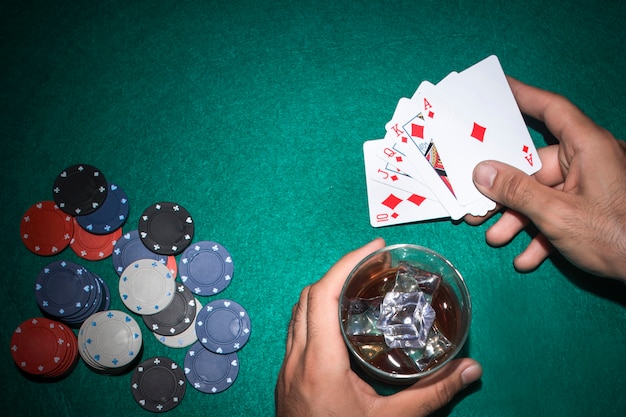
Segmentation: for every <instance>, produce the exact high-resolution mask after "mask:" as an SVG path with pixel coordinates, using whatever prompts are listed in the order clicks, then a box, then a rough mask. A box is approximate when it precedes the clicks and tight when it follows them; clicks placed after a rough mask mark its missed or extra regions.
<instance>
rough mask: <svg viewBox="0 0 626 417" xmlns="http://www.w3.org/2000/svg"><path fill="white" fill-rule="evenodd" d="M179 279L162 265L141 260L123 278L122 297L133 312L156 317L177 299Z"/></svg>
mask: <svg viewBox="0 0 626 417" xmlns="http://www.w3.org/2000/svg"><path fill="white" fill-rule="evenodd" d="M175 279H176V277H175V276H174V275H173V274H172V272H171V271H170V270H169V269H168V268H167V266H165V265H163V264H162V263H161V262H159V261H156V260H154V259H140V260H138V261H135V262H132V263H131V264H130V265H128V266H127V267H126V269H124V271H123V272H122V275H120V281H119V291H120V297H121V298H122V302H123V303H124V305H125V306H126V307H127V308H128V309H129V310H130V311H132V312H133V313H136V314H139V315H144V314H156V313H158V312H159V311H161V310H163V309H165V308H166V307H167V306H168V305H170V303H171V302H172V300H173V299H174V293H175V291H176V282H175Z"/></svg>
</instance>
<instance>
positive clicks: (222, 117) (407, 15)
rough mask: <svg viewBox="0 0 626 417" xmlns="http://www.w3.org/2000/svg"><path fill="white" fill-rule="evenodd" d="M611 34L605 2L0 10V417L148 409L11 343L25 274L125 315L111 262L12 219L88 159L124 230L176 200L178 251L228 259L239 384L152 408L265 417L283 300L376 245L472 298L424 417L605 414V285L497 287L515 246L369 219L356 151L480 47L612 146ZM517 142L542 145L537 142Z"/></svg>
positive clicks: (617, 6) (28, 306)
mask: <svg viewBox="0 0 626 417" xmlns="http://www.w3.org/2000/svg"><path fill="white" fill-rule="evenodd" d="M625 20H626V2H620V1H581V0H576V1H567V2H548V1H542V0H526V1H510V2H505V1H501V0H481V1H449V2H437V1H371V0H368V1H364V0H355V1H315V0H291V1H287V0H286V1H252V0H247V1H246V0H227V1H194V0H187V1H156V0H155V1H149V2H147V1H146V2H141V1H136V2H123V1H99V2H86V1H85V2H75V1H33V0H24V1H4V2H2V4H1V5H0V138H2V141H1V145H0V146H1V149H2V162H1V168H0V170H1V175H2V177H1V178H2V205H0V222H1V227H2V229H1V230H2V239H1V240H0V253H2V256H3V259H4V262H3V265H4V272H3V274H2V275H3V278H2V282H3V286H2V287H3V288H2V291H1V292H0V315H1V317H2V319H3V325H2V327H3V330H2V332H1V334H2V337H1V340H0V346H1V347H2V349H1V350H0V351H1V352H2V354H1V355H0V373H1V376H0V378H1V380H2V383H1V386H2V388H1V390H0V398H1V404H2V409H3V410H4V411H3V413H4V414H5V415H16V416H18V415H19V416H22V415H23V416H43V415H45V416H78V415H84V416H100V415H102V416H104V415H111V416H113V415H125V416H145V415H149V413H148V412H147V411H144V410H142V409H141V408H140V407H139V406H138V405H137V404H136V403H135V402H134V401H133V399H132V396H131V394H130V387H129V379H130V376H129V374H125V375H121V376H115V377H112V376H104V375H99V374H96V373H94V372H92V371H90V370H89V369H87V367H86V366H85V364H84V363H82V362H80V363H78V366H77V367H76V369H75V370H74V371H73V372H72V373H71V374H70V375H69V376H68V377H66V378H65V379H63V380H61V381H58V382H54V383H41V382H35V381H31V380H29V379H27V378H25V377H24V376H22V375H20V373H19V372H18V370H17V369H16V367H15V366H14V364H13V362H12V359H11V355H10V351H9V340H10V337H11V334H12V332H13V330H14V329H15V327H16V326H17V325H18V324H19V323H20V322H22V321H23V320H25V319H27V318H30V317H36V316H40V315H41V312H40V311H39V309H38V307H37V304H36V301H35V298H34V295H33V283H34V279H35V277H36V275H37V273H38V272H39V271H40V270H41V268H43V267H44V266H45V265H46V264H47V263H49V262H51V261H53V260H58V259H67V260H72V261H76V262H79V263H83V264H84V266H85V267H87V268H88V269H90V270H93V271H94V272H95V273H97V274H99V275H100V276H101V277H102V278H103V279H104V280H105V281H106V282H107V283H108V285H109V286H110V287H111V288H112V291H113V294H114V297H113V301H112V308H116V309H124V305H123V304H122V302H121V300H120V298H119V296H115V295H116V294H117V293H116V291H117V285H118V277H117V275H116V273H115V272H114V270H113V267H112V262H111V259H106V260H102V261H98V262H94V261H83V260H81V259H79V258H78V257H77V256H76V255H75V254H74V253H73V252H72V251H71V250H70V249H67V250H65V251H64V252H62V253H60V254H58V255H56V256H54V257H41V256H37V255H34V254H33V253H31V252H29V251H28V250H27V249H26V248H25V247H24V245H23V244H22V242H21V240H20V235H19V224H20V219H21V216H22V215H23V214H24V212H25V211H26V210H27V208H28V207H30V206H31V205H32V204H34V203H35V202H37V201H41V200H50V199H52V183H53V181H54V179H55V177H56V176H57V174H58V173H59V172H60V171H61V170H63V169H64V168H65V167H67V166H69V165H72V164H74V163H88V164H92V165H95V166H97V167H98V168H100V169H101V170H102V171H103V173H104V174H105V175H106V177H107V178H108V179H110V180H112V181H114V182H117V183H118V184H120V185H121V186H122V187H123V188H124V189H125V191H126V193H127V194H128V197H129V200H130V215H129V219H128V221H127V223H126V224H125V225H124V231H130V230H132V229H135V228H136V227H137V222H138V219H139V215H140V214H141V212H142V211H143V209H144V208H146V207H147V206H149V205H150V204H152V203H155V202H157V201H175V202H178V203H180V204H181V205H183V206H184V207H186V208H187V209H188V210H189V211H190V213H191V214H192V215H193V218H194V220H195V225H196V234H195V236H194V240H198V241H199V240H214V241H217V242H220V243H222V244H223V245H224V246H225V247H227V248H228V249H229V250H230V252H231V254H232V256H233V260H234V264H235V272H234V277H233V280H232V283H231V284H230V286H229V287H228V288H227V289H226V290H225V291H224V292H223V293H221V294H220V296H223V297H225V298H230V299H233V300H235V301H237V302H239V303H240V304H242V305H243V306H245V307H246V308H247V310H248V312H249V314H250V317H251V319H252V333H251V337H250V340H249V342H248V344H247V345H246V346H245V347H244V348H243V349H242V350H241V351H240V352H239V358H240V362H241V370H240V374H239V377H238V378H237V380H236V381H235V383H234V384H233V386H232V387H231V388H229V389H228V390H226V391H225V392H223V393H220V394H216V395H208V394H202V393H200V392H198V391H196V390H194V389H193V388H192V387H191V386H189V387H188V388H187V393H186V395H185V397H184V399H183V401H182V403H181V404H180V405H179V406H178V407H177V408H175V409H174V410H173V411H171V412H170V413H169V415H171V416H185V417H192V416H216V417H217V416H256V415H259V416H269V415H272V414H273V413H274V385H275V382H276V378H277V374H278V371H279V368H280V365H281V363H282V358H283V353H284V346H285V336H286V328H287V324H288V321H289V319H290V315H291V307H292V306H293V304H294V303H295V302H296V301H297V298H298V295H299V293H300V291H301V289H302V288H303V287H304V286H305V285H307V284H310V283H312V282H314V281H316V280H317V279H318V278H320V277H321V276H322V275H323V274H324V272H325V271H326V270H327V269H328V268H329V267H330V266H331V265H332V264H333V263H334V262H335V261H336V260H337V259H338V258H339V257H340V256H341V255H342V254H344V253H346V252H348V251H349V250H351V249H353V248H355V247H357V246H360V245H362V244H364V243H366V242H368V241H369V240H370V239H373V238H375V237H377V236H382V237H384V238H385V239H386V240H387V242H388V243H415V244H419V245H423V246H427V247H430V248H432V249H434V250H436V251H437V252H440V253H441V254H443V255H445V256H446V257H448V258H449V259H450V260H451V261H452V262H453V263H454V264H455V265H456V266H457V267H458V269H459V270H460V271H461V273H462V274H463V276H464V277H465V279H466V282H467V285H468V287H469V290H470V293H471V295H472V301H473V307H474V310H473V314H474V315H473V321H472V327H471V332H470V336H469V340H468V342H467V346H466V349H465V354H466V355H469V356H471V357H473V358H476V359H477V360H478V361H480V362H481V363H482V365H483V368H484V376H483V378H482V381H481V382H480V383H478V384H476V385H475V386H473V387H472V388H470V389H469V391H468V392H467V393H465V394H464V395H462V396H459V397H458V398H457V399H456V400H455V401H454V402H453V403H452V404H451V405H450V406H448V407H446V408H445V409H443V410H442V411H440V412H439V413H438V415H450V416H528V415H534V416H548V415H550V416H553V415H557V416H618V415H624V412H625V411H626V396H625V395H624V394H623V393H624V388H625V387H626V359H625V355H624V346H625V344H626V326H625V324H626V310H625V309H624V304H625V300H626V291H625V287H624V286H623V285H621V284H619V283H617V282H613V281H606V280H599V279H594V278H593V277H590V276H588V275H586V274H584V273H582V272H580V271H578V270H577V269H576V268H573V267H571V266H570V265H569V264H568V263H567V262H565V261H564V260H562V259H560V258H559V257H553V258H551V259H549V260H548V261H546V262H545V263H544V264H542V265H541V266H540V267H539V268H538V269H537V270H535V271H533V272H531V273H525V274H522V273H518V272H516V271H515V270H514V268H513V266H512V259H513V257H514V256H515V255H516V254H517V253H519V251H521V250H522V249H523V248H524V247H525V245H526V244H527V243H528V242H529V240H530V236H529V235H528V234H522V235H520V236H519V237H518V238H517V239H515V240H514V241H513V242H512V243H510V244H509V245H507V246H505V247H502V248H492V247H490V246H488V245H487V244H486V243H485V238H484V232H485V230H486V228H487V226H488V225H489V224H491V223H493V220H490V221H489V222H488V223H487V225H483V226H478V227H473V226H469V225H467V224H465V223H453V222H450V221H447V220H444V221H436V222H427V223H421V224H409V225H401V226H394V227H388V228H383V229H374V228H372V227H371V226H370V224H369V221H368V209H367V200H366V188H365V177H364V171H363V155H362V148H361V147H362V143H363V142H364V141H365V140H369V139H377V138H380V137H382V136H383V135H384V126H385V123H386V122H387V121H388V120H389V119H390V117H391V115H392V114H393V111H394V109H395V106H396V103H397V101H398V100H399V99H400V98H401V97H405V96H410V95H411V94H412V93H413V92H414V91H415V89H416V88H417V86H418V85H419V83H420V82H421V81H422V80H430V81H432V82H437V81H438V80H440V79H441V78H443V77H444V76H445V75H446V74H448V73H449V72H451V71H460V70H462V69H464V68H466V67H468V66H470V65H472V64H473V63H475V62H478V61H479V60H481V59H483V58H484V57H486V56H488V55H491V54H495V55H497V56H498V57H499V58H500V61H501V63H502V66H503V68H504V70H505V72H507V73H508V74H510V75H512V76H514V77H517V78H519V79H521V80H523V81H526V82H528V83H531V84H534V85H538V86H541V87H543V88H546V89H550V90H554V91H557V92H559V93H561V94H564V95H566V96H568V97H569V98H570V99H571V100H572V101H573V102H574V103H576V104H577V105H578V106H580V107H581V108H582V109H583V110H584V111H585V112H586V113H587V114H589V115H590V116H591V117H592V118H593V119H595V120H596V121H597V122H598V123H599V124H601V125H602V126H604V127H606V128H607V129H609V130H611V131H612V132H613V133H614V134H615V135H616V136H617V137H619V138H624V137H626V122H625V119H624V113H625V111H626V104H625V103H624V92H625V91H626V81H625V74H626V59H625V58H624V51H623V48H624V45H625V44H626V25H625ZM530 132H531V135H532V137H533V140H534V141H535V144H536V145H537V146H544V145H545V143H546V141H545V139H544V136H543V135H542V134H541V129H539V128H536V129H535V128H531V129H530ZM213 298H214V297H204V298H203V300H204V302H207V301H209V300H211V299H213ZM137 317H138V316H137ZM185 352H186V349H172V348H167V347H165V346H163V345H161V344H160V343H158V342H157V341H156V339H154V338H153V337H152V336H151V335H150V334H149V333H148V331H147V329H145V328H144V352H143V355H144V357H146V358H147V357H150V356H155V355H166V356H169V357H170V358H172V359H173V360H175V361H178V362H179V363H180V362H182V361H183V359H184V356H185ZM379 389H380V390H381V392H383V393H388V390H386V389H385V388H380V387H379ZM320 401H324V399H323V398H320ZM7 410H8V414H6V411H7Z"/></svg>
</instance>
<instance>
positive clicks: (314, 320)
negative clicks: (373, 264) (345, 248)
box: [307, 238, 385, 352]
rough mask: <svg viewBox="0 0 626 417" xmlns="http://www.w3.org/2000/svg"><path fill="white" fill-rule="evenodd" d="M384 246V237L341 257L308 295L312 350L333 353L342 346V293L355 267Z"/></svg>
mask: <svg viewBox="0 0 626 417" xmlns="http://www.w3.org/2000/svg"><path fill="white" fill-rule="evenodd" d="M384 246H385V241H384V240H383V239H381V238H378V239H375V240H373V241H371V242H370V243H368V244H366V245H365V246H362V247H360V248H359V249H356V250H354V251H352V252H350V253H348V254H347V255H345V256H344V257H342V258H341V259H340V260H339V261H338V262H337V263H336V264H335V265H333V266H332V267H331V268H330V269H329V270H328V272H327V273H326V274H325V275H324V277H323V278H322V279H321V280H319V281H318V282H317V283H315V284H313V285H312V286H311V288H310V290H309V294H308V302H307V305H308V312H307V344H309V346H310V347H311V349H312V351H319V352H334V351H335V350H334V349H335V348H340V347H341V345H343V340H342V338H341V331H340V329H339V315H338V310H339V296H340V294H341V289H342V287H343V284H344V282H345V280H346V278H347V277H348V274H350V272H351V271H352V269H353V268H354V267H355V266H356V265H357V264H358V263H359V261H361V260H362V259H363V258H365V257H366V256H367V255H369V254H370V253H372V252H374V251H376V250H378V249H380V248H382V247H384Z"/></svg>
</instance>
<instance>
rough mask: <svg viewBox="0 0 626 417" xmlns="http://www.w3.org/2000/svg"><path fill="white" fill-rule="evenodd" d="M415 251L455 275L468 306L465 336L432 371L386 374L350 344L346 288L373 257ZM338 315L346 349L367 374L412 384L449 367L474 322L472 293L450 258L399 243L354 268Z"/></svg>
mask: <svg viewBox="0 0 626 417" xmlns="http://www.w3.org/2000/svg"><path fill="white" fill-rule="evenodd" d="M405 248H408V249H413V250H417V251H421V252H426V253H428V254H430V255H433V256H435V257H436V258H438V259H439V260H441V261H443V262H444V263H445V264H446V265H447V266H448V267H449V268H450V269H451V270H452V271H453V273H454V277H455V281H456V282H457V285H458V287H459V288H460V290H461V297H462V298H463V301H464V304H465V305H466V306H467V308H466V310H467V325H466V326H465V328H464V331H463V335H462V337H461V338H460V342H459V343H458V344H456V346H455V347H454V349H453V350H452V351H451V352H450V354H449V355H448V357H447V358H446V360H445V361H443V362H441V363H439V364H437V365H436V366H434V367H432V368H431V369H428V370H426V371H424V372H417V373H414V374H396V373H391V372H385V371H382V370H380V369H378V368H376V367H374V366H372V365H371V364H370V363H369V362H367V361H366V360H365V359H363V358H362V357H361V355H359V354H358V352H357V351H356V349H355V348H354V346H352V343H350V341H349V340H348V336H347V335H346V332H345V329H344V326H343V323H342V311H341V310H342V300H343V298H344V294H345V291H346V288H347V287H348V283H349V282H350V279H351V278H352V277H353V276H354V274H355V272H356V271H357V270H358V269H359V268H360V267H361V266H363V264H365V263H366V262H367V261H369V260H370V259H372V258H373V257H375V256H377V255H379V254H381V253H386V252H391V251H394V250H397V249H405ZM338 310H339V311H338V313H339V327H340V329H341V336H342V338H343V340H344V342H345V345H346V347H347V348H348V350H349V351H350V354H351V355H352V357H353V358H354V359H355V360H356V361H358V362H359V364H360V365H361V366H362V367H363V368H364V369H365V370H366V372H369V373H372V374H374V375H375V376H379V377H381V378H383V379H387V380H394V381H397V382H412V381H416V380H417V379H419V378H423V377H425V376H427V375H430V374H432V373H434V372H436V371H438V370H439V369H441V368H442V367H444V366H445V365H447V364H448V363H449V362H450V361H451V360H453V359H454V358H456V356H457V355H458V354H459V352H460V351H461V350H462V349H463V347H464V346H465V342H466V341H467V338H468V336H469V329H470V324H471V321H472V300H471V297H470V293H469V290H468V288H467V284H466V283H465V279H464V278H463V275H461V272H459V270H458V269H457V268H456V267H455V266H454V265H453V264H452V262H450V261H449V260H448V258H446V257H445V256H443V255H441V254H440V253H438V252H436V251H434V250H432V249H430V248H427V247H425V246H420V245H416V244H412V243H397V244H393V245H387V246H385V247H383V248H381V249H378V250H375V251H374V252H372V253H370V254H369V255H367V256H365V257H364V258H363V259H361V260H360V261H359V262H358V263H357V264H356V266H355V267H354V268H352V270H351V271H350V273H349V274H348V276H347V277H346V280H345V281H344V283H343V286H342V288H341V293H340V294H339V305H338Z"/></svg>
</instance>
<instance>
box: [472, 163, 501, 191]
mask: <svg viewBox="0 0 626 417" xmlns="http://www.w3.org/2000/svg"><path fill="white" fill-rule="evenodd" d="M497 173H498V171H496V169H495V168H494V167H493V166H492V165H491V164H490V163H489V162H481V163H479V164H478V165H476V168H474V181H476V183H477V184H478V185H482V186H483V187H486V188H491V187H493V181H494V180H495V179H496V174H497Z"/></svg>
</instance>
